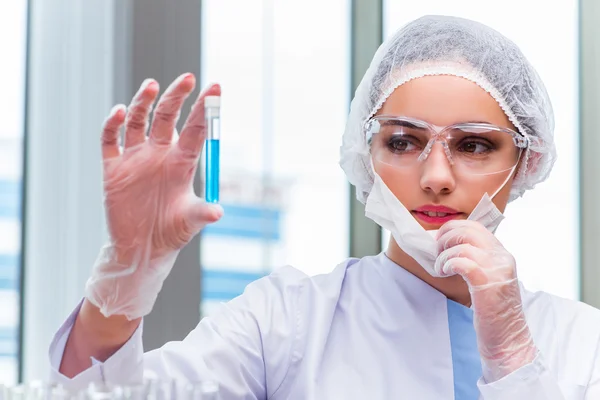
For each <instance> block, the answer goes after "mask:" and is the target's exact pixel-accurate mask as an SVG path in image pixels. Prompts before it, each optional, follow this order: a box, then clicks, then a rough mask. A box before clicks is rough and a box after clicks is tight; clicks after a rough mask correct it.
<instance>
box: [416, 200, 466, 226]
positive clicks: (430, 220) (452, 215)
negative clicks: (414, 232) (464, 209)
mask: <svg viewBox="0 0 600 400" xmlns="http://www.w3.org/2000/svg"><path fill="white" fill-rule="evenodd" d="M427 212H436V213H445V214H447V215H444V216H435V217H432V216H429V215H427V214H426V213H427ZM412 214H413V216H415V217H416V218H418V219H420V220H421V221H423V222H425V223H426V224H429V225H437V226H441V225H443V224H445V223H446V222H448V221H451V220H453V219H457V218H460V217H461V216H462V214H463V213H461V212H459V211H456V210H455V209H453V208H450V207H445V206H437V205H426V206H422V207H419V208H417V209H415V210H413V211H412Z"/></svg>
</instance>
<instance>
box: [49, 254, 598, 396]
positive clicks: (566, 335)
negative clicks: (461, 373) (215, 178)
mask: <svg viewBox="0 0 600 400" xmlns="http://www.w3.org/2000/svg"><path fill="white" fill-rule="evenodd" d="M522 295H523V302H524V307H525V312H526V317H527V320H528V324H529V326H530V329H531V331H532V334H533V336H534V340H535V343H536V345H537V347H538V348H539V350H540V356H538V358H536V360H535V361H534V362H533V363H532V364H529V365H526V366H524V367H522V368H521V369H519V370H517V371H515V372H513V373H512V374H510V375H508V376H506V377H504V378H502V379H501V380H499V381H496V382H493V383H486V382H484V381H483V380H482V379H480V381H479V382H478V387H479V390H480V393H481V395H480V399H485V400H500V399H510V400H538V399H539V400H541V399H544V400H547V399H557V400H558V399H566V400H583V399H586V400H591V399H594V400H597V399H600V352H599V349H598V345H599V343H600V311H598V310H596V309H594V308H592V307H589V306H587V305H585V304H582V303H578V302H574V301H570V300H565V299H561V298H558V297H555V296H552V295H549V294H546V293H530V292H527V291H525V290H523V293H522ZM77 312H78V310H75V312H74V313H73V314H72V315H71V316H70V317H69V319H68V320H67V321H66V322H65V324H64V325H63V327H62V328H61V329H60V330H59V332H58V333H57V335H56V337H55V339H54V341H53V343H52V345H51V348H50V357H51V362H52V365H53V372H52V373H53V379H54V380H55V381H59V382H62V383H63V384H65V385H67V386H72V387H83V386H85V385H86V384H87V383H89V382H90V381H95V380H102V379H105V380H107V381H112V382H117V383H126V382H134V381H139V380H141V379H142V376H143V375H144V374H145V375H146V376H158V377H174V378H182V379H187V380H192V381H200V380H202V379H210V380H215V381H217V382H218V383H219V384H220V386H221V388H222V390H223V394H222V396H223V398H224V399H225V400H228V399H419V400H429V399H431V400H440V399H454V389H453V369H452V361H451V354H450V344H449V331H448V317H447V299H446V297H445V296H444V295H443V294H441V293H440V292H438V291H437V290H435V289H433V288H432V287H431V286H429V285H427V284H426V283H424V282H423V281H421V280H419V279H418V278H416V277H415V276H413V275H412V274H410V273H408V272H407V271H406V270H404V269H403V268H400V267H399V266H398V265H396V264H394V263H393V262H392V261H391V260H389V259H388V258H387V257H386V256H385V254H383V253H382V254H380V255H378V256H374V257H365V258H362V259H361V260H358V261H357V260H349V261H347V262H344V263H343V264H340V265H339V266H338V267H336V268H335V270H334V271H333V272H331V273H329V274H325V275H320V276H316V277H307V276H306V275H304V274H303V273H301V272H300V271H298V270H296V269H294V268H291V267H286V268H282V269H280V270H278V271H276V272H274V273H272V274H271V275H270V276H268V277H265V278H263V279H260V280H258V281H256V282H254V283H252V284H250V285H249V286H248V287H247V289H246V291H245V292H244V294H243V295H241V296H239V297H238V298H236V299H234V300H232V301H231V302H229V303H227V304H225V305H224V306H223V308H222V309H221V310H220V311H219V312H217V313H216V315H215V316H214V317H211V318H205V319H204V320H202V321H201V322H200V324H199V325H198V326H197V327H196V329H194V330H193V331H192V332H191V333H190V334H189V335H188V336H187V337H186V338H185V339H184V340H183V341H181V342H171V343H168V344H166V345H165V346H163V347H162V348H160V349H158V350H154V351H151V352H148V353H146V354H144V353H143V350H142V339H141V337H142V336H141V335H142V327H140V328H139V329H138V330H137V331H136V333H135V334H134V335H133V336H132V338H131V339H130V340H129V341H128V342H127V343H126V344H125V345H124V346H123V347H122V348H121V349H120V350H119V351H118V352H116V353H115V354H114V355H113V356H112V357H111V358H109V359H108V360H107V361H106V362H104V363H96V364H95V365H93V366H92V367H91V368H90V369H88V370H86V371H84V372H83V373H82V374H80V375H79V376H77V377H75V378H74V379H72V380H69V379H68V378H66V377H64V376H62V375H60V374H59V373H58V371H57V368H58V366H59V365H60V360H61V357H62V353H63V351H64V345H65V342H66V339H67V337H68V333H69V332H70V329H71V326H72V324H73V322H74V319H75V317H76V315H77Z"/></svg>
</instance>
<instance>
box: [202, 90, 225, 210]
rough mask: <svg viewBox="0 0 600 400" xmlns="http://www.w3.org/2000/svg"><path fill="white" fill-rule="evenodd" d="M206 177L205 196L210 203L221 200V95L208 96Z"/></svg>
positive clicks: (206, 101) (205, 104)
mask: <svg viewBox="0 0 600 400" xmlns="http://www.w3.org/2000/svg"><path fill="white" fill-rule="evenodd" d="M204 117H205V119H206V149H205V151H206V177H205V190H204V197H205V198H206V201H207V202H208V203H218V202H219V158H220V157H219V153H220V140H221V124H220V118H221V97H219V96H206V98H205V99H204Z"/></svg>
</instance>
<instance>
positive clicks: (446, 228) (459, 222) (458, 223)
mask: <svg viewBox="0 0 600 400" xmlns="http://www.w3.org/2000/svg"><path fill="white" fill-rule="evenodd" d="M463 227H472V228H475V229H480V228H483V229H484V230H485V227H484V226H483V225H481V224H480V223H479V222H477V221H473V220H470V219H454V220H451V221H448V222H446V223H445V224H444V225H442V226H441V227H440V229H438V231H437V235H436V238H440V237H442V236H443V235H444V234H446V233H447V232H450V231H452V230H455V229H458V228H463Z"/></svg>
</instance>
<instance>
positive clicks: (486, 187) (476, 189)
mask: <svg viewBox="0 0 600 400" xmlns="http://www.w3.org/2000/svg"><path fill="white" fill-rule="evenodd" d="M505 179H506V175H505V174H497V175H486V176H484V177H481V178H478V179H476V180H470V181H465V182H461V183H462V186H463V187H467V188H469V191H468V193H469V197H470V198H471V197H472V198H471V201H470V202H471V203H472V204H473V208H474V207H475V206H476V205H477V203H479V201H480V200H481V196H483V194H484V193H486V192H487V193H488V194H489V195H490V196H491V195H493V194H494V193H495V192H496V191H497V190H498V188H500V186H502V184H503V183H504V180H505ZM512 182H513V178H510V179H509V180H508V182H506V184H505V185H504V187H503V188H502V189H501V190H500V191H498V193H497V194H496V196H494V198H493V199H492V202H493V203H494V204H495V205H496V207H498V209H499V210H500V211H501V212H503V213H504V209H505V208H506V204H507V203H508V198H509V196H510V189H511V186H512Z"/></svg>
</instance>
